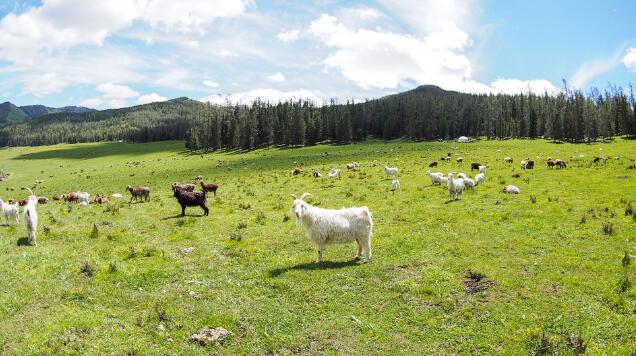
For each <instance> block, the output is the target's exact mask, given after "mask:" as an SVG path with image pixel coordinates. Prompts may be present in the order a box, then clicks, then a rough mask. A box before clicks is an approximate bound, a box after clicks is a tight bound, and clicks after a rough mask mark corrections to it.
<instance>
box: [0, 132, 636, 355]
mask: <svg viewBox="0 0 636 356" xmlns="http://www.w3.org/2000/svg"><path fill="white" fill-rule="evenodd" d="M448 153H451V157H452V159H451V160H443V161H442V160H440V157H445V156H447V155H448ZM595 156H601V157H611V159H608V160H606V161H605V162H604V163H603V162H601V163H598V162H597V163H596V164H594V163H593V160H594V157H595ZM459 157H462V158H463V159H465V160H466V161H467V162H478V163H479V165H484V166H486V167H487V168H486V169H485V180H484V181H481V182H479V184H478V185H477V186H476V187H475V189H474V191H472V190H467V191H464V192H463V195H462V196H461V199H459V200H454V201H448V195H449V193H448V190H447V187H446V185H444V184H442V185H441V186H440V185H431V179H429V177H427V176H425V172H426V171H427V170H431V171H432V172H441V173H443V175H444V176H446V175H448V173H449V172H453V173H455V176H457V175H456V173H459V172H464V173H465V174H466V175H467V176H468V177H470V178H473V179H474V178H475V174H476V172H475V173H473V172H471V166H470V165H464V166H463V167H461V166H458V164H457V162H458V161H457V158H459ZM505 157H510V158H511V160H512V161H513V162H514V163H513V164H510V163H506V162H505V161H504V158H505ZM547 157H552V158H553V159H555V160H556V159H561V160H563V161H564V162H565V163H566V166H565V168H562V169H554V168H548V164H547V163H546V162H547ZM614 157H619V159H614ZM528 159H530V160H533V161H534V169H525V170H520V169H519V164H518V163H517V162H521V161H522V160H528ZM630 159H636V143H635V142H633V141H626V140H622V139H617V140H616V142H613V143H598V144H593V145H571V144H554V143H550V142H547V141H543V140H534V141H530V140H509V141H479V142H473V143H467V144H458V143H455V142H448V143H440V142H421V143H413V142H406V141H391V142H388V143H385V142H383V141H369V142H366V143H362V144H354V145H348V146H327V145H320V146H314V147H305V148H298V149H273V148H272V149H262V150H257V151H252V152H248V153H241V152H223V153H219V152H215V153H196V154H194V153H188V152H186V151H184V149H183V143H182V142H157V143H149V144H128V143H98V144H76V145H58V146H48V147H36V148H8V149H3V150H0V162H1V163H0V164H1V166H0V170H1V171H2V172H5V173H9V175H8V176H7V178H6V179H5V180H4V181H3V182H1V183H0V198H2V199H3V201H5V202H7V201H8V200H9V199H14V200H15V201H18V200H20V199H24V198H26V197H27V195H28V193H27V192H26V191H23V190H20V188H21V187H32V186H33V185H34V182H36V181H39V180H41V181H42V182H41V183H39V184H37V187H36V188H35V190H34V193H35V194H36V195H37V196H46V197H49V198H50V199H51V200H50V201H49V203H48V204H46V205H37V213H38V217H39V225H38V230H37V231H38V236H37V242H38V246H37V247H33V246H28V245H27V244H26V241H27V238H28V234H27V231H26V228H25V226H24V222H23V221H22V219H20V225H19V226H17V227H16V226H13V225H11V226H4V225H3V226H0V236H1V237H0V276H1V277H2V288H1V292H0V353H8V354H13V353H15V354H41V353H88V354H98V353H106V352H112V353H118V354H122V353H139V354H148V353H153V354H155V353H157V354H158V353H161V354H176V353H183V354H202V353H210V352H211V353H253V354H262V353H270V352H274V353H282V354H296V353H298V354H316V353H345V354H354V353H356V354H376V353H377V354H402V353H407V354H408V353H414V354H418V353H443V354H450V353H510V354H519V353H544V352H548V353H549V352H554V353H577V352H580V351H583V350H586V351H587V352H591V353H616V354H628V353H630V352H633V351H634V350H636V287H635V286H634V285H635V284H636V259H633V258H630V256H629V255H636V213H634V208H633V207H636V170H629V169H628V167H629V166H630V165H633V164H634V162H633V161H631V160H630ZM434 161H436V162H438V164H437V166H436V167H432V166H431V162H434ZM350 162H357V163H359V165H358V166H357V167H355V169H347V166H346V165H347V163H350ZM385 165H387V166H388V167H394V168H398V169H399V180H400V189H399V191H398V192H396V193H395V194H391V192H390V191H389V189H390V187H391V181H392V179H395V177H394V176H393V175H389V174H387V172H385V168H384V167H385ZM429 166H431V168H429ZM334 168H336V169H339V170H340V171H341V179H329V178H328V177H327V174H325V175H324V177H318V178H314V177H313V176H312V172H313V171H318V172H325V173H326V172H330V171H331V170H332V169H334ZM296 169H298V170H299V171H301V172H298V173H295V170H296ZM513 173H519V177H518V178H512V175H513ZM197 176H201V177H200V178H202V180H203V181H205V182H206V183H214V184H216V185H218V190H217V191H216V196H215V195H214V194H211V193H208V195H207V202H206V204H207V206H208V208H209V216H202V213H203V211H202V210H201V209H200V208H198V207H194V208H188V209H187V210H186V216H185V217H181V216H180V214H181V207H180V205H179V203H178V201H177V200H176V199H175V198H174V197H173V191H172V188H171V185H172V183H173V182H180V183H195V178H196V177H197ZM506 185H515V186H517V187H519V188H520V191H521V193H520V194H505V193H503V192H502V189H503V188H504V187H505V186H506ZM127 186H131V187H148V188H149V189H150V190H151V191H152V199H150V200H148V201H146V200H145V199H143V200H142V199H139V200H138V201H137V202H135V201H134V200H133V202H132V203H129V200H130V193H128V192H127V191H126V187H127ZM12 188H13V190H12ZM199 190H200V188H199V186H197V190H196V191H199ZM69 192H88V193H89V194H90V197H91V200H92V199H93V197H95V196H97V195H99V194H102V195H103V196H104V197H107V198H108V200H107V202H106V203H105V204H101V205H100V204H91V205H89V206H80V205H79V204H77V203H72V202H65V201H63V200H58V201H54V200H53V199H52V197H53V196H55V195H61V194H67V193H69ZM303 192H310V193H311V194H312V196H311V197H310V198H307V201H308V202H309V203H310V204H312V205H313V206H316V207H320V208H326V209H340V208H342V207H358V206H367V207H368V208H369V211H370V212H371V213H372V216H373V223H374V227H373V237H372V249H373V259H372V260H371V262H369V263H366V264H363V263H358V262H356V261H354V255H355V251H356V245H355V242H352V243H351V244H344V245H327V246H326V248H325V250H324V254H323V256H324V262H323V263H322V264H320V265H316V264H315V258H316V252H315V250H314V248H313V246H312V245H311V243H310V242H309V241H308V239H307V237H306V236H305V231H304V229H303V228H302V227H299V226H297V225H296V223H295V216H294V215H293V214H292V213H290V211H289V210H290V207H291V205H292V200H291V199H290V196H289V195H290V193H296V194H299V193H303ZM113 193H120V194H122V195H123V198H114V197H113V196H112V194H113ZM20 209H21V211H22V208H20ZM626 252H627V256H626V255H625V253H626ZM205 327H209V328H211V329H214V328H217V327H223V328H224V329H226V330H227V331H229V332H231V335H230V336H229V337H228V338H227V339H225V340H224V341H223V342H221V343H217V344H212V345H209V346H203V345H201V344H199V343H196V342H193V341H190V336H191V335H193V334H196V333H198V332H199V330H201V329H203V328H205ZM219 330H220V329H219ZM224 335H227V334H224Z"/></svg>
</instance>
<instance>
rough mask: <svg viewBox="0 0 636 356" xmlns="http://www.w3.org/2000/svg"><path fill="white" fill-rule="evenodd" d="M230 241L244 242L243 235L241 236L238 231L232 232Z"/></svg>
mask: <svg viewBox="0 0 636 356" xmlns="http://www.w3.org/2000/svg"><path fill="white" fill-rule="evenodd" d="M230 240H232V241H241V240H243V234H241V233H240V232H237V231H232V232H231V233H230Z"/></svg>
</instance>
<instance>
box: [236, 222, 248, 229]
mask: <svg viewBox="0 0 636 356" xmlns="http://www.w3.org/2000/svg"><path fill="white" fill-rule="evenodd" d="M237 228H238V229H239V230H241V229H245V228H247V223H244V222H242V221H241V222H240V223H238V226H237Z"/></svg>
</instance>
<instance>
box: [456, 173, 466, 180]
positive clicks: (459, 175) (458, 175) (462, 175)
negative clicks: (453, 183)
mask: <svg viewBox="0 0 636 356" xmlns="http://www.w3.org/2000/svg"><path fill="white" fill-rule="evenodd" d="M457 178H461V179H466V175H465V174H464V173H457Z"/></svg>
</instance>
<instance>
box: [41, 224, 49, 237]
mask: <svg viewBox="0 0 636 356" xmlns="http://www.w3.org/2000/svg"><path fill="white" fill-rule="evenodd" d="M42 232H44V235H46V236H48V235H49V234H50V233H51V228H50V227H48V226H46V225H45V226H44V227H43V228H42Z"/></svg>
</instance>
